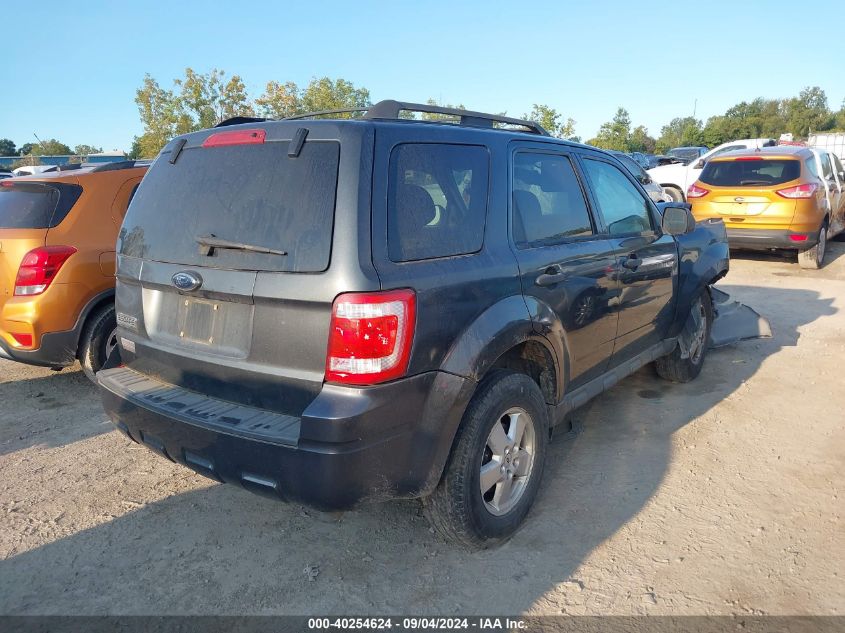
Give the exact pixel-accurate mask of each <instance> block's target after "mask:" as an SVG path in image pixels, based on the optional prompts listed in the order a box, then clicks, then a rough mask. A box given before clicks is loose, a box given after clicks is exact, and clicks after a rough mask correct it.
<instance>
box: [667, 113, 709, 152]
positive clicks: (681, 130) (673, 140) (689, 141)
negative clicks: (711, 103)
mask: <svg viewBox="0 0 845 633" xmlns="http://www.w3.org/2000/svg"><path fill="white" fill-rule="evenodd" d="M702 129H703V126H702V124H701V121H699V120H698V119H696V118H695V117H691V116H687V117H676V118H674V119H672V120H671V121H670V122H669V124H668V125H664V126H663V129H661V130H660V138H659V139H658V140H657V144H656V146H657V148H659V149H660V151H661V152H665V151H666V150H669V149H671V148H673V147H688V146H690V145H701V144H702V143H703V142H704V139H703V135H702Z"/></svg>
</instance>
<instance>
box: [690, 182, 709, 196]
mask: <svg viewBox="0 0 845 633" xmlns="http://www.w3.org/2000/svg"><path fill="white" fill-rule="evenodd" d="M708 193H710V190H709V189H704V188H703V187H698V186H696V185H690V186H689V189H687V198H703V197H704V196H706V195H707V194H708Z"/></svg>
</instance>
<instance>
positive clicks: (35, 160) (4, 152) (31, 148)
mask: <svg viewBox="0 0 845 633" xmlns="http://www.w3.org/2000/svg"><path fill="white" fill-rule="evenodd" d="M102 151H103V148H102V147H94V146H93V145H77V146H75V147H74V148H73V149H71V148H70V146H68V145H65V144H64V143H62V142H61V141H57V140H56V139H54V138H51V139H48V140H46V141H42V142H39V143H24V144H23V145H21V146H20V147H17V146H16V145H15V142H14V141H12V139H8V138H0V156H20V159H19V160H17V161H15V162H14V163H13V164H12V168H13V169H14V168H17V167H21V166H23V165H38V164H40V160H39V157H40V156H56V155H69V156H70V157H71V158H70V162H72V163H73V162H82V159H83V157H85V156H88V155H89V154H99V153H100V152H102Z"/></svg>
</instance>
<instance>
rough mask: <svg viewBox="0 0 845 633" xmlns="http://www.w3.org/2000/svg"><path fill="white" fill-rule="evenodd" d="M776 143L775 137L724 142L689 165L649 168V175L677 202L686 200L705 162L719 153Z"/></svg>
mask: <svg viewBox="0 0 845 633" xmlns="http://www.w3.org/2000/svg"><path fill="white" fill-rule="evenodd" d="M776 144H777V141H775V139H773V138H747V139H740V140H738V141H730V142H728V143H722V144H721V145H719V146H718V147H714V148H713V149H711V150H710V151H709V152H707V153H706V154H704V155H703V156H702V157H701V158H699V159H698V160H697V161H693V162H692V163H690V164H689V165H682V164H675V165H662V166H660V167H654V168H652V169H649V170H648V175H649V176H651V178H652V180H654V182H656V183H657V184H659V185H660V186H661V187H663V189H664V190H665V191H666V193H667V194H669V196H670V197H671V198H672V200H674V201H675V202H686V199H687V189H688V188H689V186H690V185H691V184H692V183H694V182H695V181H696V180H698V177H699V175H700V174H701V170H702V169H704V164H705V163H706V162H707V161H708V160H710V159H711V158H713V157H714V156H716V155H717V154H722V153H724V152H732V151H734V150H737V149H756V148H758V147H769V146H771V145H776Z"/></svg>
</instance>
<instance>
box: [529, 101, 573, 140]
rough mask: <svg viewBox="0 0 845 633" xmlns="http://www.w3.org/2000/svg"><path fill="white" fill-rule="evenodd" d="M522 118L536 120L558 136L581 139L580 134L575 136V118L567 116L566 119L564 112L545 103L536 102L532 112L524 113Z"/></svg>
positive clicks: (553, 134)
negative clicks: (564, 118) (561, 112)
mask: <svg viewBox="0 0 845 633" xmlns="http://www.w3.org/2000/svg"><path fill="white" fill-rule="evenodd" d="M522 118H523V119H527V120H529V121H536V122H537V123H539V124H540V125H542V126H543V128H544V129H545V130H546V132H548V133H549V134H551V135H552V136H556V137H557V138H563V139H566V140H568V141H575V142H580V141H581V139H580V138H579V137H578V136H575V120H574V119H572V118H567V119H566V120H565V121H564V120H563V115H562V114H560V113H559V112H558V111H557V110H555V109H554V108H552V107H550V106H547V105H545V104H542V103H535V104H534V105H533V106H532V108H531V113H530V114H524V115H523V116H522Z"/></svg>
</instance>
